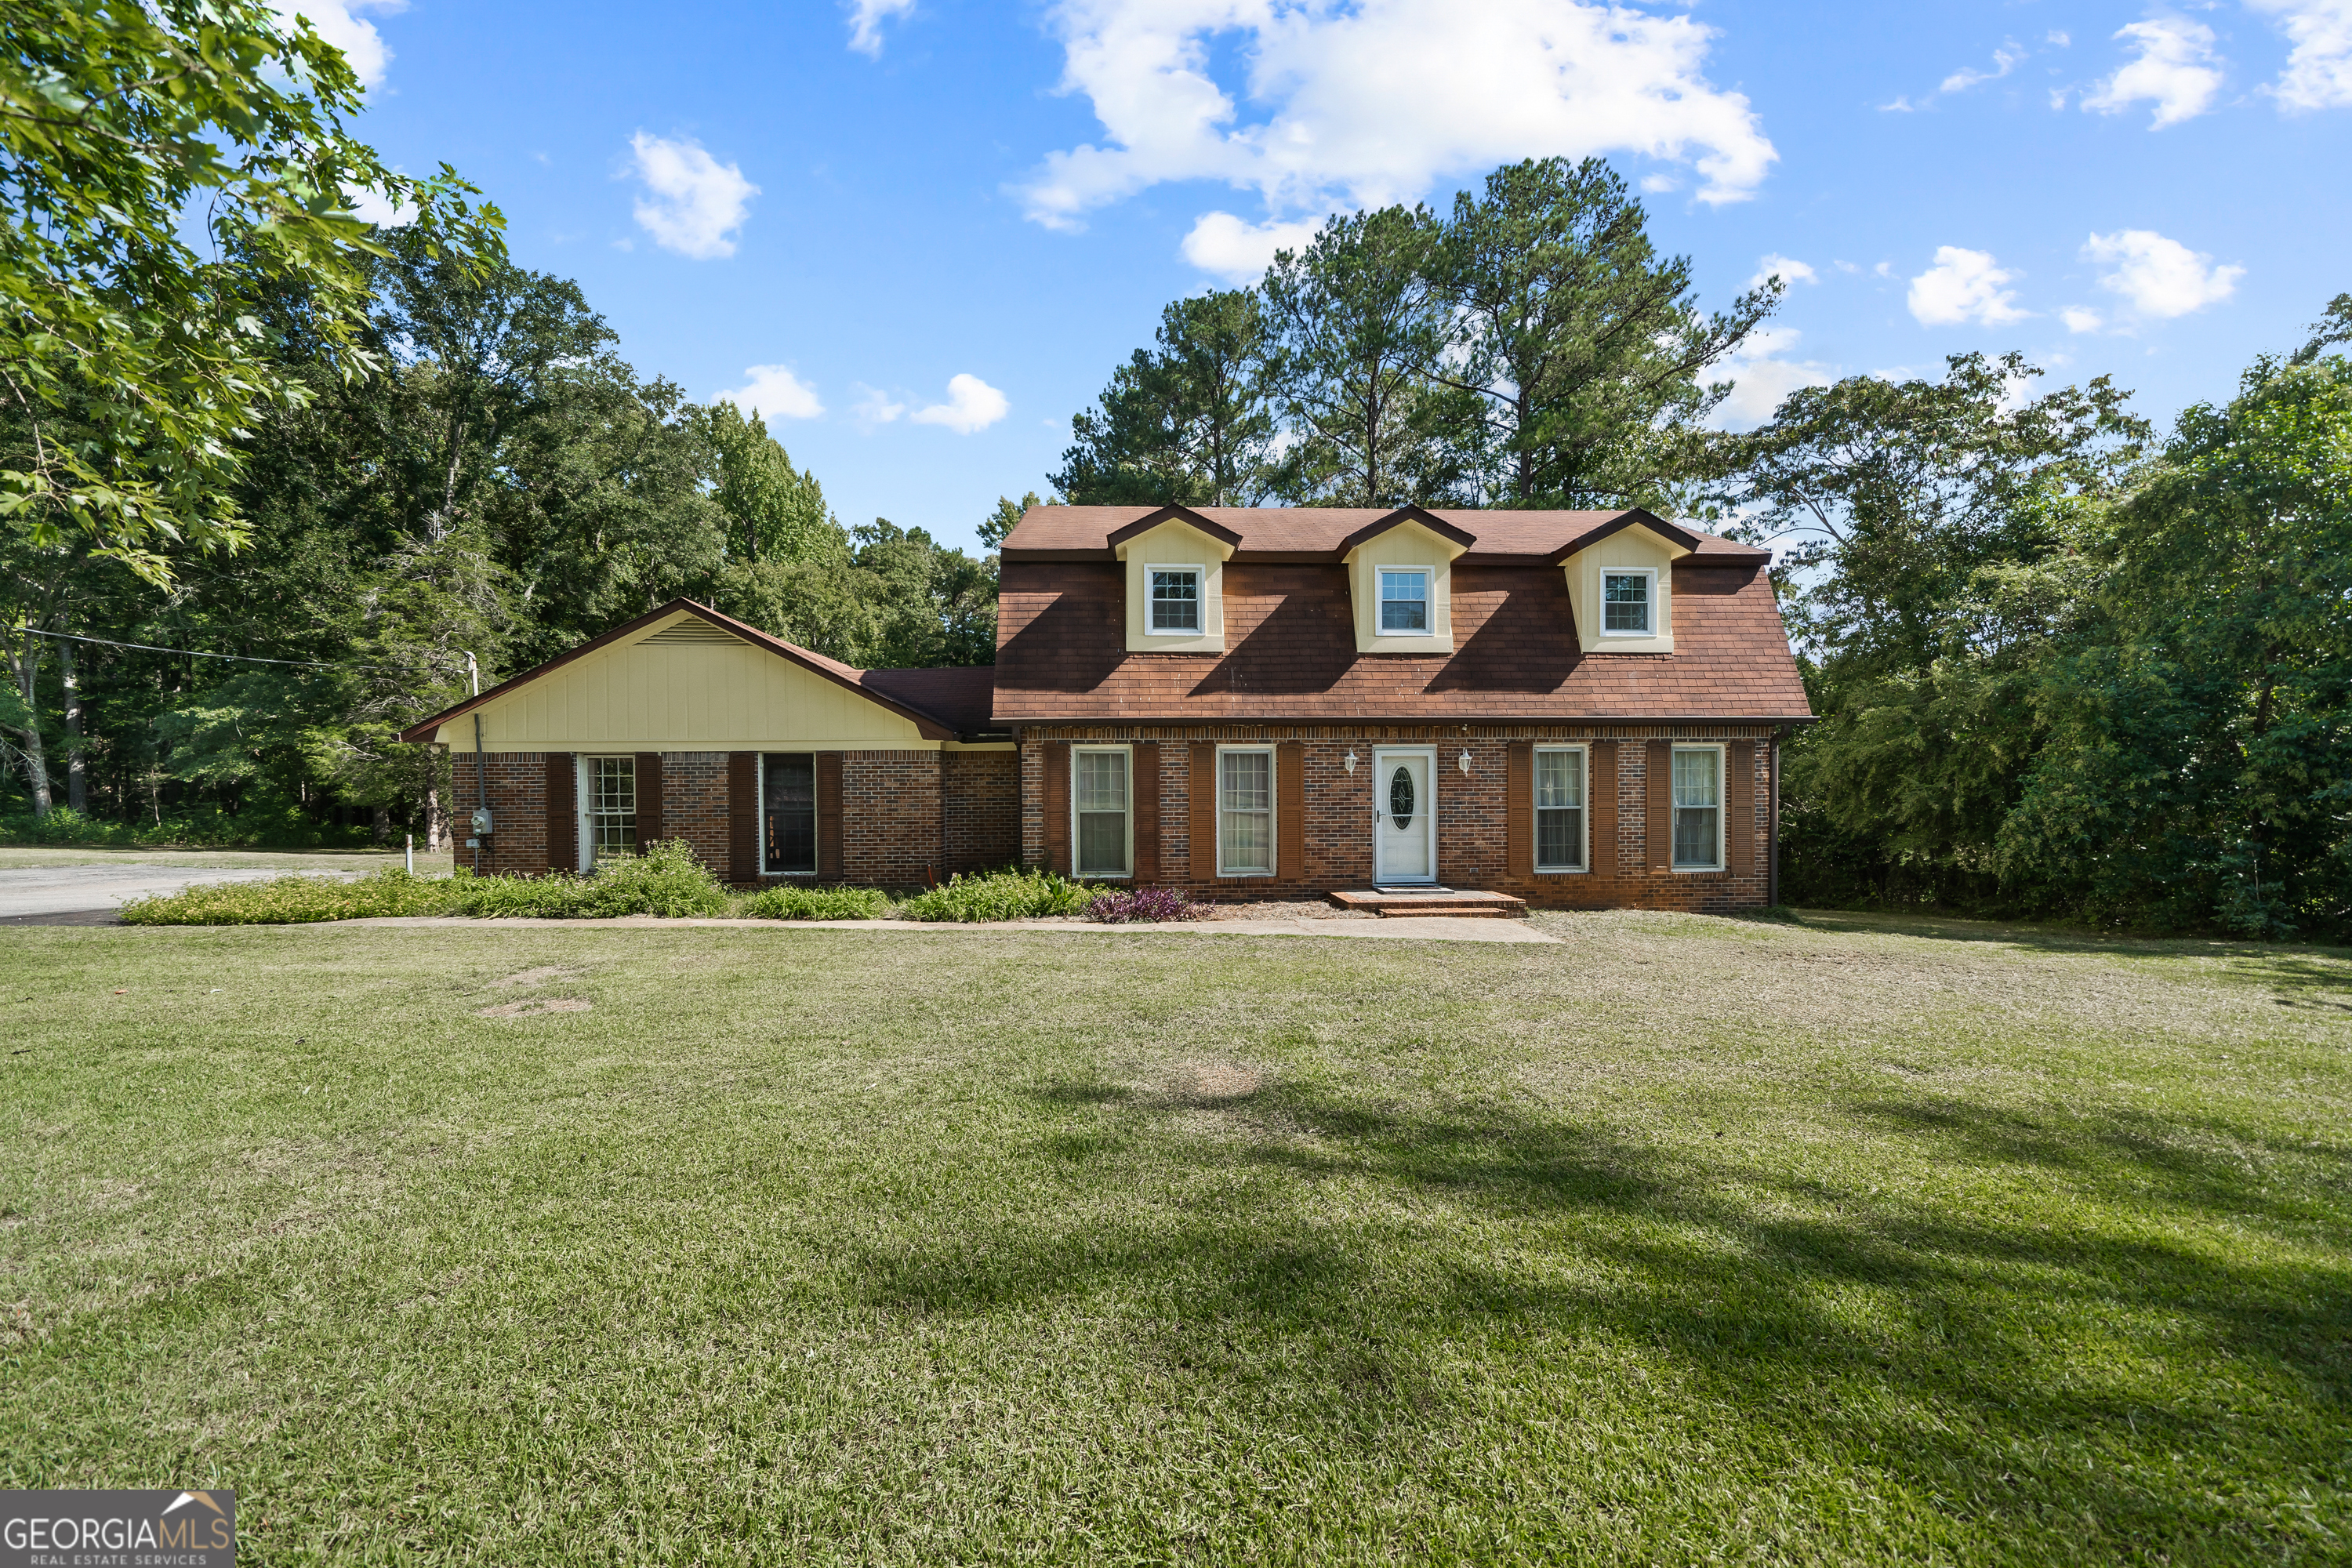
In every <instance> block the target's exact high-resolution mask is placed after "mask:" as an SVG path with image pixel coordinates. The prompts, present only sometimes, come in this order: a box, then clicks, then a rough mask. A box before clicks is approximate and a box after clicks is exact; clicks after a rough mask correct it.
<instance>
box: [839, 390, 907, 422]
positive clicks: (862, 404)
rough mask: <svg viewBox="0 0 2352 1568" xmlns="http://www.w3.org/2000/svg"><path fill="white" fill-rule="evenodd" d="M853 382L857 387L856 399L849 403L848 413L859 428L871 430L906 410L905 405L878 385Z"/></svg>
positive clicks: (891, 420) (890, 420)
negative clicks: (854, 401)
mask: <svg viewBox="0 0 2352 1568" xmlns="http://www.w3.org/2000/svg"><path fill="white" fill-rule="evenodd" d="M855 385H856V388H857V401H856V403H854V404H852V405H850V408H849V415H850V417H851V418H853V419H855V420H856V421H857V423H858V426H860V427H861V428H863V429H866V430H871V429H873V428H874V427H875V426H877V425H887V424H890V423H891V422H893V421H894V420H896V419H897V418H898V416H900V415H901V414H904V413H906V412H907V405H905V404H904V403H901V402H899V401H898V399H897V398H894V397H892V396H891V395H889V394H888V393H887V392H885V391H883V390H882V389H881V388H880V387H878V386H868V385H866V384H865V383H864V382H857V383H855Z"/></svg>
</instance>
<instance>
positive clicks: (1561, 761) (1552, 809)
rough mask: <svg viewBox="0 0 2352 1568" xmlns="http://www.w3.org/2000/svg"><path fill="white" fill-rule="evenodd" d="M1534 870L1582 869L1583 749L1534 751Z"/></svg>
mask: <svg viewBox="0 0 2352 1568" xmlns="http://www.w3.org/2000/svg"><path fill="white" fill-rule="evenodd" d="M1535 784H1536V798H1535V814H1536V869H1537V870H1538V871H1581V870H1583V869H1584V868H1585V855H1584V843H1585V816H1584V748H1583V747H1581V746H1538V747H1537V748H1536V779H1535Z"/></svg>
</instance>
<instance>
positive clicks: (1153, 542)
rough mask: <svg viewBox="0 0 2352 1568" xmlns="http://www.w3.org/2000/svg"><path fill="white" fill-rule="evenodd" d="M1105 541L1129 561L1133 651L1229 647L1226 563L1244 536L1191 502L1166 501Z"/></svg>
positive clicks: (1125, 563)
mask: <svg viewBox="0 0 2352 1568" xmlns="http://www.w3.org/2000/svg"><path fill="white" fill-rule="evenodd" d="M1240 542H1241V535H1240V534H1238V533H1236V532H1234V531H1233V530H1232V529H1230V528H1227V527H1225V526H1224V525H1223V523H1220V522H1217V521H1213V520H1212V519H1210V518H1206V517H1202V515H1201V514H1200V513H1199V512H1196V511H1194V510H1192V509H1191V508H1189V507H1181V506H1165V507H1161V508H1160V510H1157V511H1151V512H1147V513H1145V514H1144V515H1143V516H1141V517H1139V518H1138V519H1136V520H1135V521H1133V522H1130V523H1128V524H1126V525H1125V526H1124V527H1121V528H1118V529H1116V530H1114V531H1112V532H1111V534H1110V537H1109V539H1108V543H1109V545H1110V547H1111V552H1112V553H1113V554H1115V555H1116V556H1118V559H1119V561H1120V562H1121V563H1123V570H1122V574H1123V575H1124V577H1125V579H1126V601H1127V651H1128V652H1129V653H1223V652H1224V651H1225V594H1224V577H1225V563H1226V562H1227V561H1230V560H1231V559H1233V553H1234V546H1235V545H1236V544H1238V543H1240Z"/></svg>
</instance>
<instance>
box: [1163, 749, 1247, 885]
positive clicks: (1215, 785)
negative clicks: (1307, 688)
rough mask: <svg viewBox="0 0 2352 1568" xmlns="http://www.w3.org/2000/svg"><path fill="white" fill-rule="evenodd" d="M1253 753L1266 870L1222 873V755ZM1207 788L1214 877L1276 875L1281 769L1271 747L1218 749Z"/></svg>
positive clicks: (1223, 808)
mask: <svg viewBox="0 0 2352 1568" xmlns="http://www.w3.org/2000/svg"><path fill="white" fill-rule="evenodd" d="M1227 752H1256V753H1258V754H1260V755H1262V756H1264V757H1265V789H1266V795H1265V805H1266V811H1265V826H1266V857H1265V858H1266V868H1265V870H1263V871H1258V870H1249V871H1228V870H1226V869H1225V755H1226V753H1227ZM1209 788H1210V789H1211V790H1212V791H1213V794H1212V795H1211V796H1210V798H1211V799H1213V801H1215V802H1216V809H1215V810H1214V811H1213V813H1211V816H1213V817H1214V819H1215V832H1216V835H1217V875H1218V876H1220V877H1223V878H1233V879H1239V878H1244V877H1272V876H1276V875H1277V874H1279V873H1280V871H1281V869H1282V768H1281V764H1280V763H1278V762H1277V761H1276V758H1275V754H1274V747H1273V746H1272V745H1270V744H1269V745H1263V746H1219V747H1218V748H1217V761H1216V776H1215V777H1213V778H1212V779H1211V780H1210V781H1209ZM1129 864H1130V865H1132V864H1133V862H1132V861H1130V862H1129Z"/></svg>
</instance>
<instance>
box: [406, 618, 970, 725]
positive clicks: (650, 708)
mask: <svg viewBox="0 0 2352 1568" xmlns="http://www.w3.org/2000/svg"><path fill="white" fill-rule="evenodd" d="M678 618H679V619H684V618H685V617H683V616H681V617H678ZM673 624H675V622H663V623H660V624H659V625H656V626H649V627H647V628H646V635H648V636H650V635H651V634H653V633H654V632H657V631H659V630H661V629H662V626H668V625H673ZM475 711H476V712H478V713H479V714H480V715H481V720H482V743H483V745H484V746H485V747H486V748H488V750H490V751H494V752H725V751H761V750H779V751H781V750H801V751H835V750H841V751H855V750H859V749H866V748H880V749H886V750H895V751H929V750H931V749H933V748H934V747H935V746H936V745H937V744H938V742H932V741H926V740H924V739H923V738H922V735H921V732H920V731H918V730H917V729H916V727H915V726H914V724H913V723H912V722H911V721H908V720H906V719H902V718H900V717H899V716H898V714H896V713H893V712H891V711H890V710H888V709H887V708H883V707H881V706H879V705H877V704H876V703H874V702H871V701H869V700H866V698H864V697H862V696H860V695H858V694H857V693H856V692H854V691H851V690H849V689H846V688H844V687H841V686H838V685H836V684H835V683H834V682H833V681H831V680H828V679H825V678H824V677H823V676H821V675H817V674H814V672H812V671H809V670H806V669H803V668H801V667H800V666H798V665H796V664H793V662H791V661H790V660H789V659H785V658H780V657H778V656H777V655H775V654H772V653H769V652H767V651H766V650H764V649H761V648H757V647H751V645H749V644H747V643H740V642H734V643H726V644H716V643H711V644H688V645H684V646H674V647H662V646H659V645H656V646H654V647H646V646H645V644H644V643H643V641H642V640H633V641H631V642H630V643H628V644H625V645H622V646H617V647H604V648H599V649H598V650H597V651H596V652H594V653H592V654H589V655H587V656H586V657H585V658H577V659H574V660H573V661H572V662H571V663H570V664H567V665H564V666H562V668H557V669H554V670H551V671H550V672H549V673H548V674H546V675H544V676H541V678H540V679H537V680H534V681H531V682H530V683H528V684H527V685H524V686H522V687H520V688H518V689H516V690H514V691H512V692H509V693H508V694H507V695H506V696H504V697H500V698H498V699H496V700H492V701H490V702H488V703H486V704H484V705H483V706H482V707H481V708H479V709H477V710H475ZM436 739H438V740H439V741H441V742H444V743H445V744H447V745H452V746H456V747H458V748H460V749H462V750H471V749H472V747H473V744H474V714H472V713H468V714H465V715H463V716H461V717H459V718H457V719H456V720H454V721H451V722H449V723H446V724H444V725H443V726H441V729H440V731H439V733H438V734H437V736H436Z"/></svg>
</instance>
